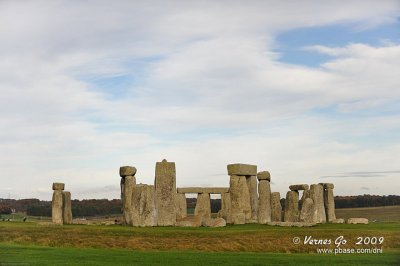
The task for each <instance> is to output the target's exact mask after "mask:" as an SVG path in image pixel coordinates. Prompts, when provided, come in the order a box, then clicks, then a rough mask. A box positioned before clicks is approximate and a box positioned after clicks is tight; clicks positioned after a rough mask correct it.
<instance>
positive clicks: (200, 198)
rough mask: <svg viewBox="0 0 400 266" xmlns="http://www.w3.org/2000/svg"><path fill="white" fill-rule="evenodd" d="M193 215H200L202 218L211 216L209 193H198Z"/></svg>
mask: <svg viewBox="0 0 400 266" xmlns="http://www.w3.org/2000/svg"><path fill="white" fill-rule="evenodd" d="M194 215H201V216H203V217H204V218H211V200H210V194H208V193H198V194H197V201H196V207H195V209H194Z"/></svg>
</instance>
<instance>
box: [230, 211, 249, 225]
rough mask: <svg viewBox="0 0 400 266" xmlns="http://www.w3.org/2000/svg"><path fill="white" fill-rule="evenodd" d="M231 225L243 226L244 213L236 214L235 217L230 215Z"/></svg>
mask: <svg viewBox="0 0 400 266" xmlns="http://www.w3.org/2000/svg"><path fill="white" fill-rule="evenodd" d="M231 221H232V224H245V223H246V215H245V214H244V213H238V214H236V215H232V220H231Z"/></svg>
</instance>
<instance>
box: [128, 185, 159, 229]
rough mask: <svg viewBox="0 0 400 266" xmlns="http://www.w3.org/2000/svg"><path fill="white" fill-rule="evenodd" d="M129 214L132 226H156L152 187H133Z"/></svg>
mask: <svg viewBox="0 0 400 266" xmlns="http://www.w3.org/2000/svg"><path fill="white" fill-rule="evenodd" d="M131 214H132V216H131V217H132V218H131V219H132V225H133V226H141V227H144V226H156V225H157V211H156V204H155V189H154V186H151V185H144V184H139V185H136V186H134V187H133V190H132V210H131Z"/></svg>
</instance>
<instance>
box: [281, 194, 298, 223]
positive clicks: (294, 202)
mask: <svg viewBox="0 0 400 266" xmlns="http://www.w3.org/2000/svg"><path fill="white" fill-rule="evenodd" d="M284 219H285V222H298V221H299V192H297V191H288V192H287V194H286V201H285V214H284Z"/></svg>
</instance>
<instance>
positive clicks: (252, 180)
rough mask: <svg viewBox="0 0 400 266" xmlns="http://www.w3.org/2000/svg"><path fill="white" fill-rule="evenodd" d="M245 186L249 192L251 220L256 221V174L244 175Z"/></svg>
mask: <svg viewBox="0 0 400 266" xmlns="http://www.w3.org/2000/svg"><path fill="white" fill-rule="evenodd" d="M246 183H247V187H248V189H249V194H250V206H251V220H252V221H253V222H257V219H258V194H257V176H254V175H252V176H247V177H246Z"/></svg>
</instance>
